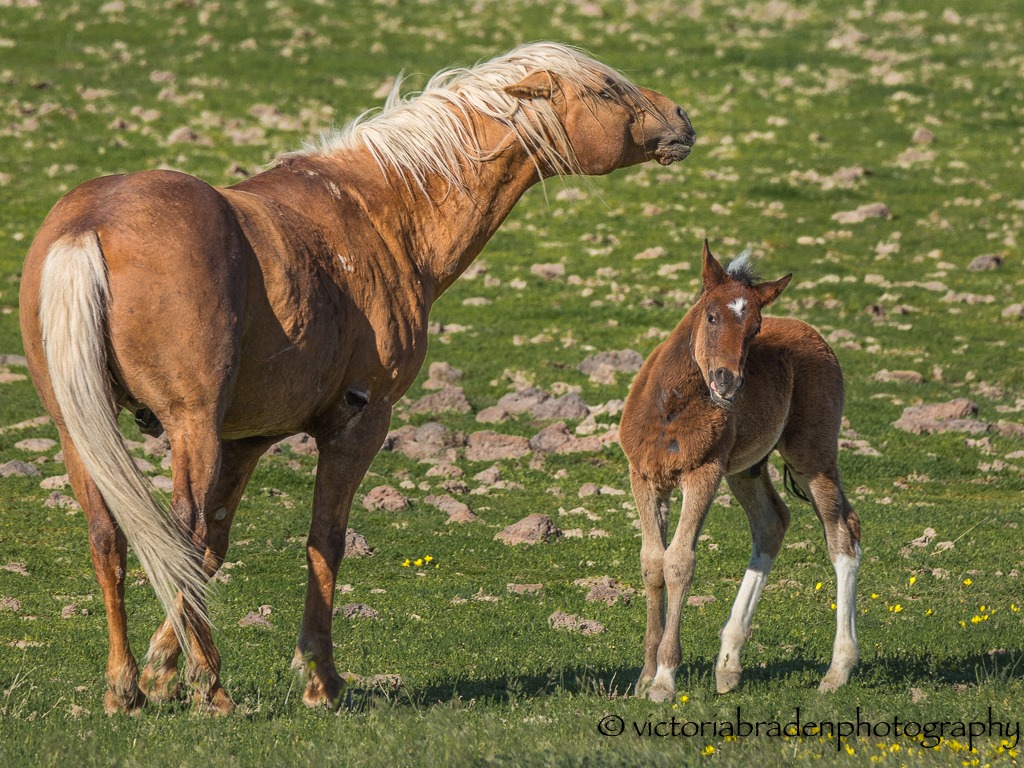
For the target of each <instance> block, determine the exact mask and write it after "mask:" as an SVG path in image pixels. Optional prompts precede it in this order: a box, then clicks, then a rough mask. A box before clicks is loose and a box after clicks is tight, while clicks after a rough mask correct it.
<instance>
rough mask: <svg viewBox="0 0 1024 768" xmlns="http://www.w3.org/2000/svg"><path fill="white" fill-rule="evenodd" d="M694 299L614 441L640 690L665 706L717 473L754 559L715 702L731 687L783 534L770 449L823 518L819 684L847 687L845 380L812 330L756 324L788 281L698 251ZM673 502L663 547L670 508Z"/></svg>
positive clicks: (855, 539) (850, 549)
mask: <svg viewBox="0 0 1024 768" xmlns="http://www.w3.org/2000/svg"><path fill="white" fill-rule="evenodd" d="M702 259H703V262H704V266H703V269H702V271H701V282H702V291H701V295H700V297H699V298H698V299H697V302H696V303H695V304H694V305H693V306H692V307H691V308H690V311H689V312H687V313H686V314H685V315H684V316H683V319H682V320H681V321H680V322H679V325H677V326H676V328H675V330H674V331H672V333H671V335H670V336H669V337H668V339H666V341H665V342H664V343H663V344H661V345H659V346H658V348H657V349H655V350H654V352H652V353H651V355H650V357H648V358H647V360H646V362H645V363H644V364H643V367H641V368H640V371H639V373H637V376H636V380H635V381H634V382H633V386H632V388H631V389H630V391H629V396H628V397H627V398H626V405H625V407H624V408H623V410H622V423H621V424H620V426H619V442H620V443H621V445H622V450H623V451H624V452H625V454H626V456H627V457H628V458H629V479H630V485H631V486H632V489H633V497H634V498H635V499H636V506H637V512H638V513H639V515H640V524H641V525H640V530H641V533H642V537H643V543H642V544H641V548H640V563H641V568H642V570H643V579H644V589H645V591H646V592H647V634H646V635H645V637H644V666H643V669H642V670H641V671H640V680H639V682H638V683H637V692H638V693H639V694H640V695H646V696H648V697H649V698H651V699H652V700H653V701H669V700H671V699H672V698H673V697H674V696H675V676H676V669H677V667H678V666H679V661H680V659H681V658H682V650H681V648H680V645H679V622H680V618H681V616H682V606H683V598H685V597H686V592H687V591H688V590H689V588H690V584H691V583H692V582H693V573H694V567H695V565H696V561H697V538H698V536H699V535H700V529H701V526H703V525H704V518H705V516H706V515H707V513H708V509H709V508H710V506H711V500H712V499H713V498H714V496H715V494H716V493H717V492H718V486H719V485H720V483H721V482H722V478H723V477H724V478H725V480H726V482H727V483H728V484H729V488H730V490H732V492H733V494H734V495H735V496H736V498H737V499H738V500H739V502H740V505H741V506H742V507H743V510H744V511H745V512H746V513H747V521H748V522H749V524H750V533H751V536H752V538H753V549H752V551H751V554H750V564H749V565H748V566H747V571H746V573H745V574H744V575H743V581H742V583H741V584H740V588H739V592H738V593H737V595H736V601H735V603H733V608H732V612H731V613H730V615H729V620H728V621H727V622H726V624H725V627H723V628H722V644H721V649H720V651H719V654H718V661H717V663H716V664H715V681H716V686H717V688H718V692H719V693H727V692H728V691H731V690H733V689H734V688H735V687H736V686H737V685H739V682H740V678H741V676H742V673H743V670H742V667H741V666H740V652H741V650H742V649H743V645H744V643H745V642H746V641H747V637H748V635H749V633H750V624H751V621H752V620H753V615H754V609H755V608H756V607H757V603H758V600H760V599H761V593H762V591H763V590H764V586H765V583H766V582H767V579H768V573H769V571H770V570H771V567H772V563H773V562H774V561H775V558H776V557H777V556H778V554H779V551H780V550H781V548H782V539H783V537H784V536H785V535H786V529H787V528H788V527H789V508H788V507H787V506H786V504H785V502H784V501H783V500H782V498H781V497H780V496H779V494H778V493H777V492H776V491H775V488H774V487H773V486H772V481H771V478H770V477H769V473H768V456H769V455H770V454H771V453H772V451H775V450H777V451H778V452H779V453H780V454H781V455H782V458H783V461H785V466H786V471H787V474H788V475H789V476H790V477H791V478H792V480H793V482H794V485H793V486H792V487H793V489H794V490H795V492H796V493H797V494H798V495H800V494H802V495H803V497H804V498H807V499H808V500H809V501H810V502H811V504H812V505H813V507H814V511H815V512H816V513H817V514H818V518H819V519H820V520H821V524H822V528H823V529H824V533H825V543H826V544H827V546H828V554H829V559H830V560H831V561H832V566H833V568H834V569H835V572H836V583H837V596H836V637H835V643H834V645H833V646H832V664H831V665H830V666H829V669H828V672H827V673H826V674H825V677H824V679H823V680H822V681H821V684H820V686H819V688H820V689H821V690H823V691H831V690H834V689H836V688H838V687H839V686H841V685H845V684H846V682H847V681H848V680H849V679H850V672H851V671H852V670H853V667H854V665H855V664H856V663H857V659H858V650H857V629H856V619H857V600H856V596H857V594H856V593H857V570H858V568H859V567H860V559H861V549H860V518H859V517H857V513H856V512H855V511H854V510H853V507H852V506H850V502H849V501H848V500H847V498H846V495H845V494H844V493H843V488H842V485H841V484H840V482H839V467H838V464H837V461H838V454H839V429H840V426H841V423H842V418H843V400H844V396H845V395H844V390H843V372H842V370H841V369H840V367H839V361H838V360H837V359H836V356H835V353H834V352H833V351H832V350H831V349H830V348H829V346H828V344H826V343H825V340H824V339H822V338H821V336H820V335H819V334H818V332H817V331H815V330H814V329H813V328H811V326H809V325H807V323H804V322H802V321H800V320H796V319H795V318H776V317H766V318H763V324H762V317H761V310H762V309H763V308H765V307H767V306H768V305H769V304H771V303H772V302H773V301H775V299H776V298H778V296H779V294H780V293H782V291H783V290H784V289H785V288H786V286H787V285H789V281H790V280H791V279H792V277H793V275H791V274H790V275H786V276H785V277H783V278H781V279H779V280H775V281H773V282H768V283H756V277H755V275H754V273H753V270H752V269H751V266H750V263H749V261H748V260H747V259H746V258H740V259H737V260H736V261H734V262H732V263H731V264H730V265H729V267H728V269H723V268H722V265H721V264H719V262H718V260H717V259H715V257H714V255H713V254H712V253H711V250H710V249H709V248H708V242H707V240H705V241H704V251H703V254H702ZM676 488H679V489H681V490H682V492H683V506H682V511H681V512H680V514H679V521H678V523H677V524H676V530H675V533H674V534H673V536H672V539H671V541H669V540H668V529H669V515H668V512H669V509H668V505H669V499H670V497H671V494H672V491H673V490H674V489H676Z"/></svg>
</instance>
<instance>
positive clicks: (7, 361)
mask: <svg viewBox="0 0 1024 768" xmlns="http://www.w3.org/2000/svg"><path fill="white" fill-rule="evenodd" d="M0 365H17V366H18V367H20V368H28V360H26V359H25V356H24V355H0ZM49 420H50V417H49V416H39V417H38V418H36V419H31V420H30V421H28V422H23V424H24V425H25V426H39V425H41V424H46V423H47V422H49ZM14 426H15V428H17V427H18V426H19V425H18V424H15V425H14Z"/></svg>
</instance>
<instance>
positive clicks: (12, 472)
mask: <svg viewBox="0 0 1024 768" xmlns="http://www.w3.org/2000/svg"><path fill="white" fill-rule="evenodd" d="M42 474H43V473H42V472H40V471H39V467H34V466H32V465H31V464H26V463H25V462H24V461H18V460H17V459H12V460H11V461H7V462H4V463H3V464H0V477H39V476H41V475H42Z"/></svg>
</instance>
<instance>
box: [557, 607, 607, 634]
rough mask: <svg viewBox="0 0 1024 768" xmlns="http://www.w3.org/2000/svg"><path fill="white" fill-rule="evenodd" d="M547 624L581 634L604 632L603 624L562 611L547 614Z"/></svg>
mask: <svg viewBox="0 0 1024 768" xmlns="http://www.w3.org/2000/svg"><path fill="white" fill-rule="evenodd" d="M548 624H549V625H550V626H551V628H552V629H564V630H567V631H569V632H579V633H580V634H581V635H598V634H600V633H602V632H604V630H605V627H604V624H601V623H600V622H597V621H594V620H593V619H584V618H582V617H580V616H574V615H573V614H571V613H565V612H564V611H555V612H554V613H552V614H551V615H550V616H548Z"/></svg>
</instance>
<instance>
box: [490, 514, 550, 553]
mask: <svg viewBox="0 0 1024 768" xmlns="http://www.w3.org/2000/svg"><path fill="white" fill-rule="evenodd" d="M561 536H562V531H561V529H560V528H559V527H558V526H556V525H555V522H554V521H553V520H552V519H551V518H550V517H548V516H547V515H542V514H540V513H534V514H532V515H529V516H527V517H524V518H523V519H522V520H520V521H519V522H517V523H513V524H512V525H510V526H509V527H508V528H506V529H505V530H503V531H500V532H498V533H496V534H495V536H494V539H495V541H501V542H503V543H504V544H507V545H514V544H540V543H542V542H548V541H551V540H552V539H557V538H559V537H561Z"/></svg>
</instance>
